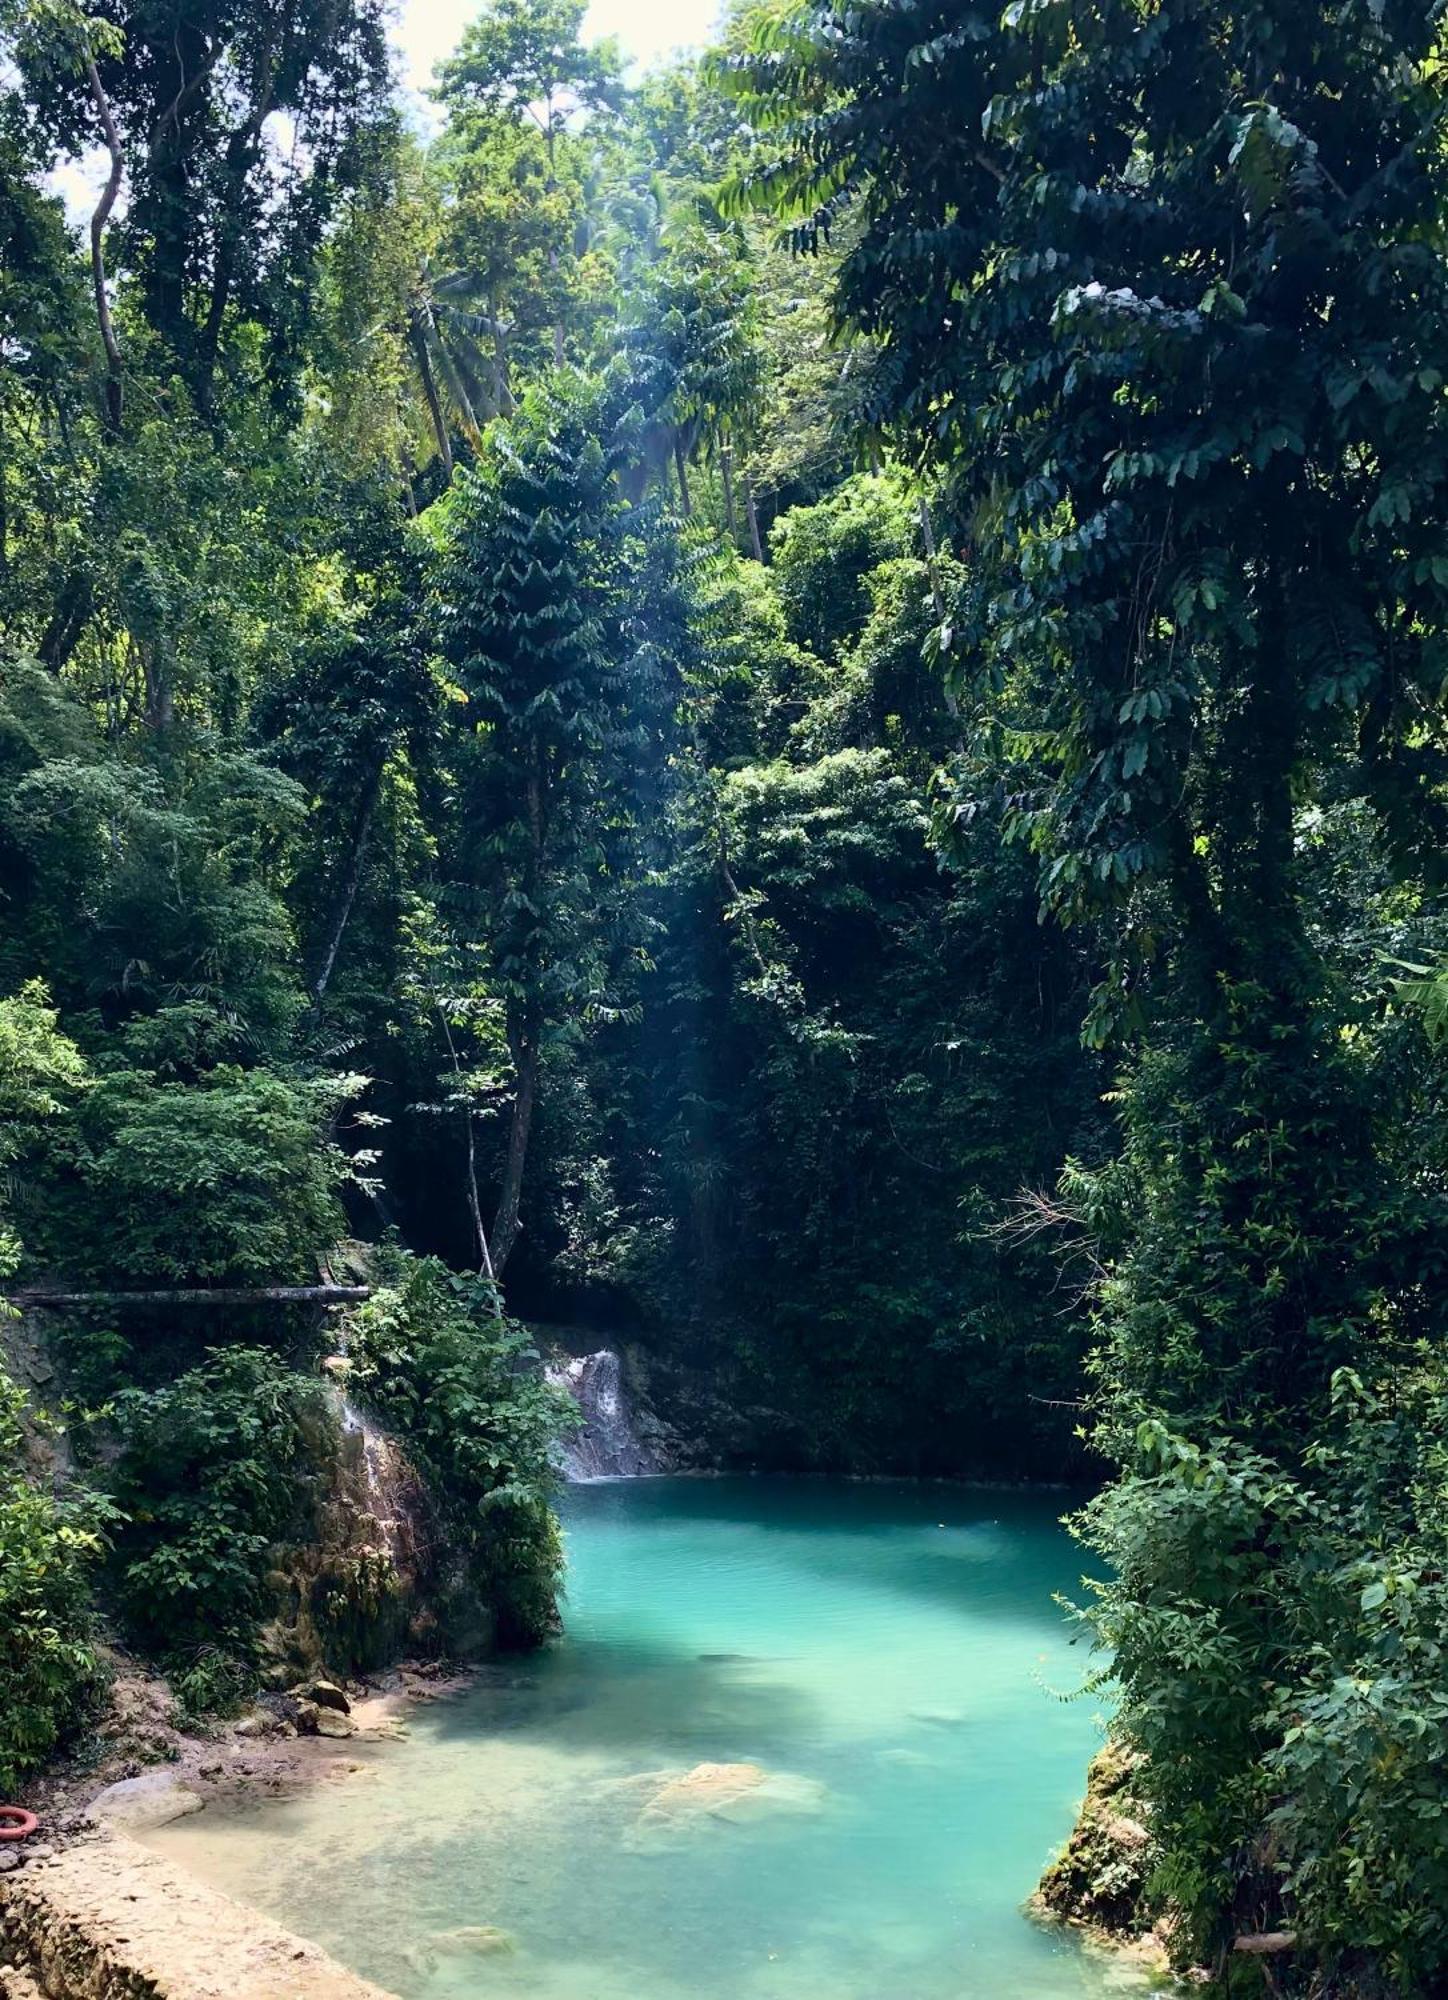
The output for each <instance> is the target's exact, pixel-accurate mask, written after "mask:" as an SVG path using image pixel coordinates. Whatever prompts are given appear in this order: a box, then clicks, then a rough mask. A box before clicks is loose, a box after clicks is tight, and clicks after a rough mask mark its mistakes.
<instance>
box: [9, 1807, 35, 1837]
mask: <svg viewBox="0 0 1448 2000" xmlns="http://www.w3.org/2000/svg"><path fill="white" fill-rule="evenodd" d="M39 1824H40V1821H39V1820H38V1819H37V1818H36V1817H35V1814H34V1813H33V1812H27V1811H26V1810H25V1808H24V1806H0V1840H29V1838H30V1836H31V1834H32V1833H34V1831H35V1829H36V1828H37V1827H38V1826H39Z"/></svg>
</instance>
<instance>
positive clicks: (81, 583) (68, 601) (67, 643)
mask: <svg viewBox="0 0 1448 2000" xmlns="http://www.w3.org/2000/svg"><path fill="white" fill-rule="evenodd" d="M91 602H92V599H91V587H90V585H89V584H88V583H87V582H86V580H85V578H84V577H83V576H81V575H79V574H78V572H76V571H75V570H72V571H71V572H70V574H69V575H68V576H67V577H66V578H65V579H64V580H63V581H62V583H61V586H60V592H59V596H58V598H57V600H56V606H55V609H54V611H52V612H51V614H50V618H49V621H48V623H47V624H46V627H45V630H44V632H42V634H41V635H40V644H39V645H38V646H37V648H36V654H37V657H38V658H39V660H40V663H41V665H42V666H45V667H49V668H50V670H51V672H52V673H55V674H58V673H59V672H60V671H61V669H62V668H63V667H64V666H65V664H66V662H67V661H68V660H69V659H70V656H71V654H72V653H73V652H74V651H75V649H76V647H77V646H78V645H79V644H80V635H81V633H82V632H84V630H85V628H86V621H87V620H88V619H89V617H90V614H91Z"/></svg>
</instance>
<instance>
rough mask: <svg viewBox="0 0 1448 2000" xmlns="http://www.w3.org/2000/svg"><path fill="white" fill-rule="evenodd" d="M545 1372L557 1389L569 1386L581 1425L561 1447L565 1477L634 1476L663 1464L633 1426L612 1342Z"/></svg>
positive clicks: (551, 1367)
mask: <svg viewBox="0 0 1448 2000" xmlns="http://www.w3.org/2000/svg"><path fill="white" fill-rule="evenodd" d="M546 1373H547V1377H548V1380H549V1381H550V1382H551V1383H552V1384H553V1386H554V1388H555V1389H566V1390H567V1392H568V1394H569V1395H570V1396H571V1397H572V1398H573V1400H574V1402H575V1403H577V1405H578V1407H579V1410H580V1412H581V1413H582V1416H583V1424H582V1427H581V1428H580V1429H579V1430H578V1431H577V1432H576V1433H575V1435H574V1436H573V1437H572V1438H570V1439H569V1441H568V1443H567V1444H566V1445H565V1446H564V1447H563V1471H564V1474H565V1476H566V1477H567V1478H568V1479H570V1480H574V1481H582V1480H589V1479H638V1478H640V1477H641V1476H642V1475H644V1474H645V1473H650V1472H659V1471H661V1470H662V1469H663V1468H662V1467H661V1466H660V1464H659V1461H658V1457H657V1455H656V1454H655V1453H654V1452H653V1451H652V1450H651V1449H650V1448H649V1446H648V1445H646V1444H645V1443H643V1441H642V1440H641V1439H640V1437H639V1435H638V1433H637V1431H636V1430H635V1428H634V1421H633V1413H632V1411H631V1410H630V1409H629V1403H628V1396H627V1393H626V1391H625V1388H624V1380H623V1363H622V1362H621V1361H620V1359H619V1357H618V1355H617V1354H615V1353H614V1351H613V1349H612V1348H611V1347H604V1348H600V1349H599V1351H598V1353H596V1354H579V1355H574V1356H573V1357H571V1358H570V1359H569V1360H566V1361H558V1362H554V1363H553V1364H552V1365H551V1366H550V1367H549V1368H548V1369H547V1371H546Z"/></svg>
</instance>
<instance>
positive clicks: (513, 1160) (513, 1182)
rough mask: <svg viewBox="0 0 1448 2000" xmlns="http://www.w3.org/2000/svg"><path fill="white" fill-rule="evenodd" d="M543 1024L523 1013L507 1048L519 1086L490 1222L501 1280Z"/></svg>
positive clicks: (514, 1227)
mask: <svg viewBox="0 0 1448 2000" xmlns="http://www.w3.org/2000/svg"><path fill="white" fill-rule="evenodd" d="M541 1027H542V1023H541V1021H540V1019H539V1017H538V1009H537V1008H536V1006H533V1005H531V1004H530V1005H529V1006H527V1007H525V1008H524V1009H523V1012H522V1017H521V1019H520V1021H519V1022H518V1024H517V1026H516V1028H510V1029H509V1033H508V1046H509V1048H510V1049H511V1051H512V1055H513V1067H514V1069H515V1070H516V1071H517V1075H518V1084H517V1088H516V1090H515V1091H514V1093H513V1116H512V1119H511V1121H510V1123H509V1126H508V1157H507V1160H506V1161H505V1163H504V1166H503V1186H502V1191H501V1193H500V1194H499V1196H498V1212H497V1214H496V1215H495V1216H494V1218H493V1235H492V1242H491V1246H490V1247H491V1251H492V1260H493V1270H494V1271H495V1273H496V1274H497V1275H498V1276H499V1277H501V1276H502V1274H503V1271H504V1268H505V1266H506V1265H507V1262H508V1258H509V1256H510V1255H511V1253H512V1249H513V1245H514V1244H515V1243H516V1242H517V1240H518V1209H519V1206H520V1204H521V1202H522V1199H523V1169H524V1167H525V1165H526V1164H527V1159H528V1138H529V1135H530V1133H531V1132H532V1129H533V1110H534V1106H535V1105H536V1103H537V1100H538V1038H539V1031H540V1029H541Z"/></svg>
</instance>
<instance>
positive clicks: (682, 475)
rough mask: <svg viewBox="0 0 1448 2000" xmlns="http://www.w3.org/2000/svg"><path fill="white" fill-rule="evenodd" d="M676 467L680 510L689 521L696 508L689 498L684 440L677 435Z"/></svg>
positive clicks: (675, 446)
mask: <svg viewBox="0 0 1448 2000" xmlns="http://www.w3.org/2000/svg"><path fill="white" fill-rule="evenodd" d="M674 465H675V468H676V469H677V471H678V475H679V508H680V511H681V512H682V513H683V516H684V518H685V520H687V519H688V518H689V516H690V515H691V514H692V513H693V511H694V507H693V502H692V501H691V500H690V498H689V470H688V460H687V459H686V458H685V456H684V440H683V438H682V437H679V436H677V435H676V436H675V438H674Z"/></svg>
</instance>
